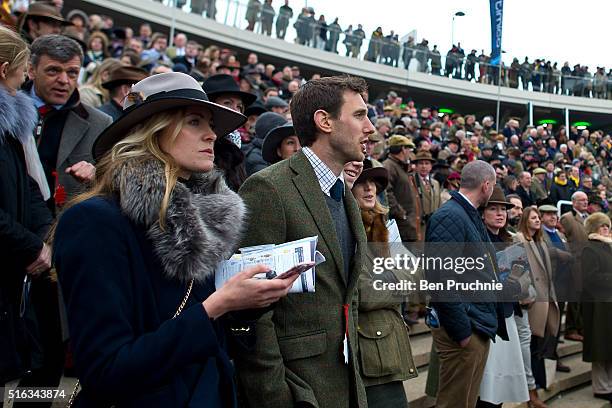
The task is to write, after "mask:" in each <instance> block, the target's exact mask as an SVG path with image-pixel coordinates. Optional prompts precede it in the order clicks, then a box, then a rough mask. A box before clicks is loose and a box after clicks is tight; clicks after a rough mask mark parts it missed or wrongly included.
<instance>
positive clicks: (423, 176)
mask: <svg viewBox="0 0 612 408" xmlns="http://www.w3.org/2000/svg"><path fill="white" fill-rule="evenodd" d="M412 162H413V163H415V165H416V172H415V173H414V174H413V178H414V183H415V185H416V188H417V193H418V199H419V200H420V202H421V206H420V207H421V217H420V218H421V231H422V233H421V238H422V239H424V238H425V226H426V225H427V220H428V219H429V217H431V215H432V214H433V213H434V211H436V210H437V209H438V208H440V183H438V181H437V180H435V179H434V178H433V177H431V168H432V166H433V163H434V162H435V160H434V159H433V158H432V157H431V153H429V152H424V151H419V152H418V153H417V155H416V157H415V158H414V160H412Z"/></svg>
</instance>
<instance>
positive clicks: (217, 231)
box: [114, 159, 246, 282]
mask: <svg viewBox="0 0 612 408" xmlns="http://www.w3.org/2000/svg"><path fill="white" fill-rule="evenodd" d="M189 186H190V187H187V185H186V184H183V183H181V182H178V183H177V184H176V186H175V188H174V190H173V191H172V194H171V195H170V202H169V205H168V211H167V214H166V222H165V226H164V229H162V228H161V226H160V224H159V222H158V221H159V215H158V213H159V209H160V207H161V203H162V200H163V197H164V190H165V177H164V168H163V165H162V164H161V163H160V162H159V161H157V160H155V159H149V160H144V161H143V160H132V161H129V162H127V163H126V164H125V165H123V166H122V167H121V168H120V170H119V171H118V172H117V173H116V174H115V175H114V187H115V189H116V190H117V191H120V192H121V194H120V206H121V209H122V210H123V212H124V214H125V215H127V216H128V218H130V219H131V220H132V221H133V222H135V223H136V224H139V225H144V226H145V227H146V229H147V237H148V238H149V239H150V240H151V241H152V243H153V250H154V252H155V254H156V255H157V256H158V258H159V260H160V261H161V264H162V266H163V269H164V273H165V274H166V276H168V277H169V278H171V279H179V280H181V281H183V282H188V281H189V280H191V279H192V278H195V280H196V281H199V282H201V281H203V280H204V279H205V278H207V277H208V276H213V275H214V271H215V268H216V267H217V265H218V263H219V262H221V261H223V260H225V259H228V258H229V257H230V256H231V255H232V254H233V253H234V251H235V250H236V248H237V247H238V244H239V241H240V235H241V232H242V221H243V218H244V215H245V213H246V208H245V205H244V203H243V202H242V199H241V198H240V197H239V196H238V194H236V193H234V192H233V191H231V190H230V189H229V188H228V187H227V185H226V184H225V181H224V180H223V174H222V173H221V172H219V171H216V170H213V171H211V172H208V173H205V174H194V175H193V176H192V179H191V180H190V181H189Z"/></svg>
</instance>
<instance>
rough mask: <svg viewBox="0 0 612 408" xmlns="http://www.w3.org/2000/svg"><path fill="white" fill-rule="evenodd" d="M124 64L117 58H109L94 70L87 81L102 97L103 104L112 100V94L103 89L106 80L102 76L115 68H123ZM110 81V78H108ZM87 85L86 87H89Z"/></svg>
mask: <svg viewBox="0 0 612 408" xmlns="http://www.w3.org/2000/svg"><path fill="white" fill-rule="evenodd" d="M122 65H123V64H122V63H121V61H119V60H118V59H116V58H107V59H105V60H104V61H102V62H101V63H100V65H98V66H97V67H96V69H95V70H94V72H93V74H92V75H91V77H90V78H89V79H88V80H87V85H89V86H91V87H92V88H95V89H96V91H98V92H99V93H100V94H101V95H102V99H103V102H104V103H106V102H108V101H109V100H110V94H109V92H108V90H107V89H104V88H103V87H102V82H104V78H102V74H103V73H105V72H108V73H109V74H110V72H111V71H112V70H114V69H115V68H118V67H120V66H122ZM109 77H110V75H109ZM107 80H108V78H107ZM87 85H86V86H87Z"/></svg>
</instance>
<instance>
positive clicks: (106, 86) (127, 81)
mask: <svg viewBox="0 0 612 408" xmlns="http://www.w3.org/2000/svg"><path fill="white" fill-rule="evenodd" d="M145 78H146V77H143V78H140V79H127V78H126V79H115V80H114V81H108V82H104V83H102V88H104V89H113V88H116V87H118V86H120V85H134V84H135V83H137V82H140V81H142V80H143V79H145Z"/></svg>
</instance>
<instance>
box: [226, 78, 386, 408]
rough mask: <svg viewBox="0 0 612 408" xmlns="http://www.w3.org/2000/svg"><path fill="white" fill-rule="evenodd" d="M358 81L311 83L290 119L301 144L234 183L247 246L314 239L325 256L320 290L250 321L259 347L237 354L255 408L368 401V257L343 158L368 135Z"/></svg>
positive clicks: (360, 149)
mask: <svg viewBox="0 0 612 408" xmlns="http://www.w3.org/2000/svg"><path fill="white" fill-rule="evenodd" d="M366 90H367V85H366V83H365V81H364V80H363V79H361V78H354V77H327V78H321V79H318V80H313V81H309V82H308V83H307V84H305V85H304V86H302V88H300V90H299V91H298V92H297V93H296V94H295V95H294V97H293V100H292V102H291V116H292V118H293V127H294V129H295V131H296V134H297V135H298V136H299V137H300V140H301V141H302V143H303V146H304V148H303V149H302V150H301V151H300V152H298V153H296V154H295V155H293V156H292V157H291V158H290V159H288V160H283V161H281V162H279V163H276V164H274V165H272V166H270V167H268V168H266V169H264V170H261V171H260V172H258V173H255V174H254V175H253V176H251V177H250V178H248V179H247V180H246V181H245V183H244V184H243V185H242V187H241V188H240V191H239V193H240V195H241V196H242V198H243V199H244V202H245V204H246V205H247V207H248V209H249V212H250V213H251V218H250V220H249V221H250V222H249V225H248V227H247V230H246V235H245V239H244V242H243V245H245V246H247V245H248V246H250V245H258V244H270V243H274V244H279V243H283V242H287V241H292V240H296V239H300V238H305V237H309V236H318V243H317V249H318V250H319V251H321V253H322V254H323V255H324V256H325V258H326V261H325V262H324V263H323V264H321V265H319V266H318V267H317V270H316V272H317V273H316V292H315V293H309V294H296V295H291V296H288V297H286V298H285V299H283V300H282V301H280V302H278V303H276V304H275V305H274V306H273V307H272V309H271V310H270V311H269V312H267V313H266V314H264V315H263V316H262V317H261V318H260V319H259V320H258V321H257V324H256V331H255V333H256V335H257V342H256V346H255V349H254V350H252V351H245V352H244V353H242V354H239V355H238V356H237V358H236V368H237V372H238V378H239V381H240V383H241V385H242V389H243V390H244V396H245V399H246V401H247V402H248V405H249V406H251V407H263V406H266V407H293V406H316V407H320V408H331V407H334V408H336V407H364V406H366V404H367V402H366V397H365V389H364V386H363V383H362V381H361V379H360V377H359V374H358V360H357V355H358V354H357V353H358V350H357V321H356V320H357V319H356V312H357V307H358V304H357V282H358V280H359V279H358V278H359V275H360V273H361V271H360V268H361V265H362V264H363V263H362V260H363V255H364V253H365V243H366V237H365V231H364V229H363V224H362V221H361V215H360V212H359V208H358V205H357V203H356V201H355V199H354V198H353V196H352V194H351V192H350V190H349V189H348V187H347V186H346V185H345V183H344V177H343V175H342V170H343V167H344V164H345V163H347V162H349V161H362V160H363V159H364V156H365V155H364V152H365V144H366V143H367V140H368V135H370V134H371V133H373V132H374V131H375V129H374V127H373V126H372V123H371V122H370V120H369V119H368V117H367V105H366V103H365V102H364V100H363V97H362V95H363V94H364V93H365V92H366Z"/></svg>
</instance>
